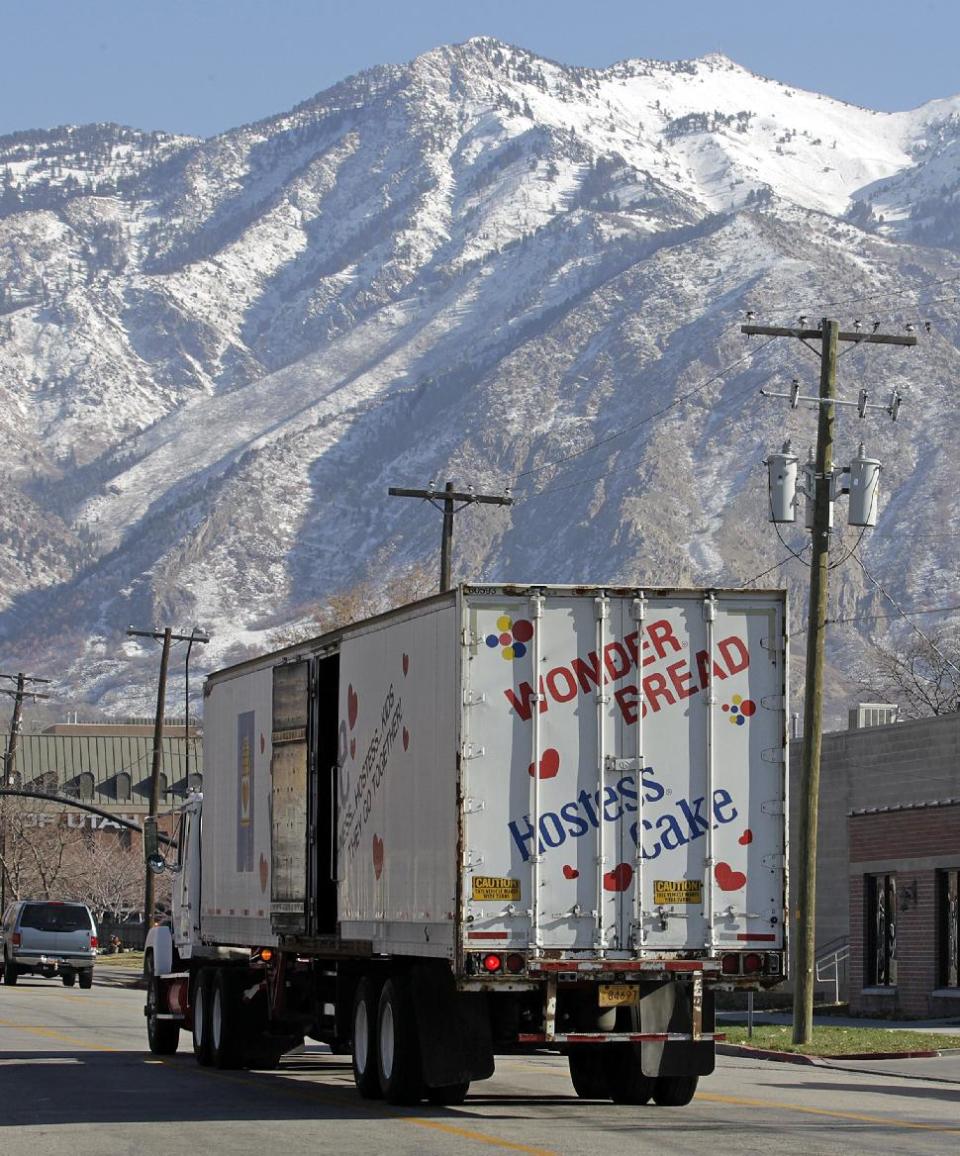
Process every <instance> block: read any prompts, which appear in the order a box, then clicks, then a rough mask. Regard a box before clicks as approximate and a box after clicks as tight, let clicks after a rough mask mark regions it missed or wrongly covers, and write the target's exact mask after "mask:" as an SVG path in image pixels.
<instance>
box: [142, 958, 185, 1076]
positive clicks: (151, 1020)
mask: <svg viewBox="0 0 960 1156" xmlns="http://www.w3.org/2000/svg"><path fill="white" fill-rule="evenodd" d="M153 972H154V967H153V952H152V951H148V952H147V954H146V956H145V957H144V961H143V975H144V978H145V979H146V981H147V1006H146V1007H145V1008H144V1013H145V1015H146V1017H147V1046H148V1047H149V1048H150V1051H151V1052H152V1053H153V1054H154V1055H155V1056H172V1055H173V1054H174V1052H176V1050H177V1048H178V1047H179V1046H180V1025H179V1023H177V1021H176V1020H161V1019H157V1013H158V1011H159V1010H160V984H159V981H158V980H157V978H156V976H155V975H154V973H153Z"/></svg>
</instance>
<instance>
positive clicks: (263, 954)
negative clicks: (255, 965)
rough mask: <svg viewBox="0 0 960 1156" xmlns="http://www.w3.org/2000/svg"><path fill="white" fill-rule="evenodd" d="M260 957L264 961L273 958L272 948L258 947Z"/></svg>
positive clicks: (267, 961)
mask: <svg viewBox="0 0 960 1156" xmlns="http://www.w3.org/2000/svg"><path fill="white" fill-rule="evenodd" d="M260 958H261V959H262V960H263V962H264V963H269V962H270V960H271V959H273V950H272V949H271V948H269V947H261V948H260Z"/></svg>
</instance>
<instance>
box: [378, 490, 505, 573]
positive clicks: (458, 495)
mask: <svg viewBox="0 0 960 1156" xmlns="http://www.w3.org/2000/svg"><path fill="white" fill-rule="evenodd" d="M387 493H388V494H390V495H391V497H394V498H423V499H424V500H425V501H428V502H429V503H430V505H431V506H435V507H436V508H437V509H438V510H440V511H441V512H442V513H443V537H442V538H441V540H440V589H441V591H442V590H449V589H450V587H451V586H452V584H453V583H452V581H451V578H450V559H451V557H452V555H453V516H454V514H459V513H460V511H461V510H463V509H465V508H466V507H467V506H470V505H473V503H474V502H479V503H481V504H483V505H487V506H512V505H513V498H511V497H510V496H509V494H475V493H474V492H473V491H472V490H469V491H467V492H463V491H461V490H455V489H454V488H453V482H447V484H446V486H445V488H444V489H443V490H435V489H429V490H405V489H401V488H400V487H399V486H391V487H390V488H389V490H387ZM457 502H459V503H460V505H459V506H458V505H457V504H456V503H457Z"/></svg>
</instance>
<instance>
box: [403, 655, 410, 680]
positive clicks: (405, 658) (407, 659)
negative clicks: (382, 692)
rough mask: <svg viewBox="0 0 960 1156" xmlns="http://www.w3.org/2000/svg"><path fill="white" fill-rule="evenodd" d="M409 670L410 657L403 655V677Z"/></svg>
mask: <svg viewBox="0 0 960 1156" xmlns="http://www.w3.org/2000/svg"><path fill="white" fill-rule="evenodd" d="M409 669H410V655H409V654H405V655H404V656H403V673H404V675H406V673H407V671H408V670H409Z"/></svg>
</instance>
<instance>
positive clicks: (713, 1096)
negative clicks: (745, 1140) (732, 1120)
mask: <svg viewBox="0 0 960 1156" xmlns="http://www.w3.org/2000/svg"><path fill="white" fill-rule="evenodd" d="M701 1100H705V1101H708V1102H709V1103H711V1104H732V1105H733V1106H734V1107H737V1108H769V1109H770V1110H771V1111H777V1112H801V1113H803V1114H804V1115H806V1116H827V1117H829V1118H830V1119H833V1120H854V1121H856V1123H858V1124H880V1125H882V1126H883V1127H886V1128H908V1129H910V1128H912V1129H914V1130H915V1131H919V1132H945V1133H946V1134H947V1135H948V1136H960V1128H949V1127H947V1126H946V1125H945V1124H921V1123H920V1122H918V1121H915V1120H896V1119H894V1118H893V1117H890V1116H869V1115H867V1114H866V1113H862V1112H843V1111H840V1110H839V1109H837V1108H808V1107H805V1106H804V1105H802V1104H789V1103H786V1102H779V1101H777V1100H748V1099H745V1098H743V1097H742V1096H721V1095H718V1094H717V1093H715V1092H698V1093H697V1097H696V1102H699V1101H701Z"/></svg>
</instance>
